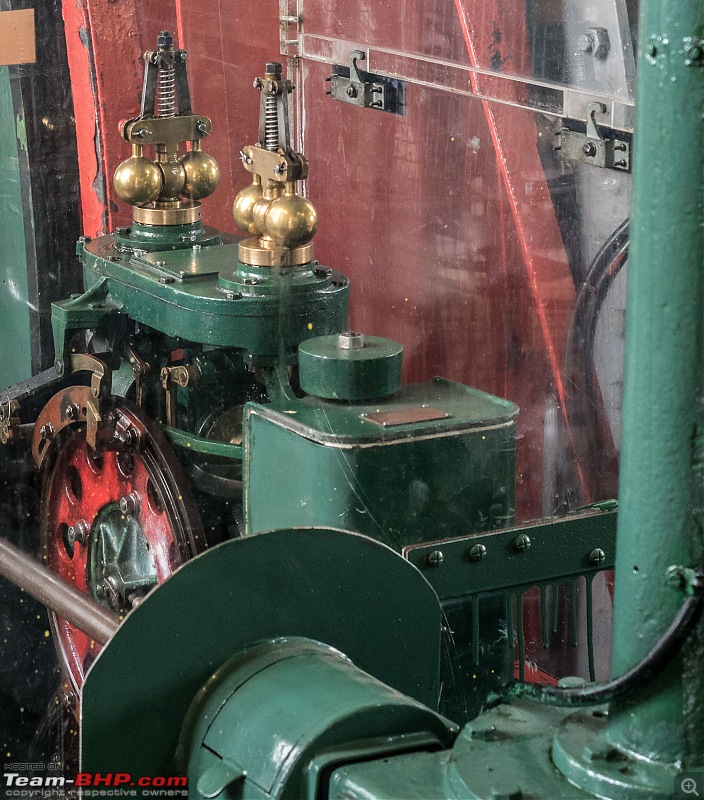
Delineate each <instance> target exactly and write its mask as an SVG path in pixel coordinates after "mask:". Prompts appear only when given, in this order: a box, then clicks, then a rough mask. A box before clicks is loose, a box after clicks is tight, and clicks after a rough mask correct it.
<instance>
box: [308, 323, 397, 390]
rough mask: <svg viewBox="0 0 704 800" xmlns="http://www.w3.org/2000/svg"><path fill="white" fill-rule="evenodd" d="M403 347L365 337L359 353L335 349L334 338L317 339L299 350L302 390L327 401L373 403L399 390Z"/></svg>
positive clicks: (389, 341) (395, 343)
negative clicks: (374, 400)
mask: <svg viewBox="0 0 704 800" xmlns="http://www.w3.org/2000/svg"><path fill="white" fill-rule="evenodd" d="M402 361H403V347H402V346H401V345H400V344H399V343H398V342H394V341H392V340H391V339H383V338H382V337H380V336H366V337H364V346H363V347H362V348H360V349H359V350H346V349H344V348H342V347H339V345H338V337H337V336H319V337H317V338H316V339H310V340H308V341H307V342H304V343H303V344H301V346H300V347H299V348H298V363H299V370H300V381H301V389H303V391H304V392H306V394H313V395H316V396H317V397H325V398H327V399H329V400H351V401H355V400H356V401H359V400H373V399H375V398H378V397H388V396H389V395H391V394H395V393H396V392H397V391H398V390H399V389H400V388H401V364H402Z"/></svg>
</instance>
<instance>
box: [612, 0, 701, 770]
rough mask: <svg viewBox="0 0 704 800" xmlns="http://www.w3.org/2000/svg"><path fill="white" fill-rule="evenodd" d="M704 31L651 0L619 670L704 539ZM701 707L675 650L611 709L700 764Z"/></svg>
mask: <svg viewBox="0 0 704 800" xmlns="http://www.w3.org/2000/svg"><path fill="white" fill-rule="evenodd" d="M703 34H704V3H703V2H702V0H678V2H674V0H642V2H641V21H640V47H639V50H640V53H639V73H638V102H637V121H636V137H635V142H634V148H635V159H634V168H633V216H632V225H631V231H632V241H631V249H630V259H629V287H628V320H627V356H626V366H625V396H624V407H623V445H622V453H621V477H620V510H619V527H618V544H617V557H616V598H615V619H614V639H613V659H612V672H613V674H614V675H619V674H622V673H623V672H624V671H625V670H626V669H628V668H629V667H631V666H632V665H633V664H634V663H635V662H636V661H638V660H639V659H640V658H642V657H643V656H645V655H646V654H647V652H648V651H649V650H650V649H651V648H652V647H653V645H654V644H655V643H656V642H657V640H658V639H659V638H660V636H661V635H662V634H663V632H664V631H665V628H666V627H667V625H668V624H669V623H670V622H671V620H672V618H673V617H674V615H675V613H676V612H677V609H678V607H679V606H680V604H681V603H682V597H681V595H679V594H678V592H677V591H676V590H674V589H673V588H671V587H669V586H668V585H667V583H666V571H667V568H668V567H669V566H670V565H673V564H686V565H693V564H695V563H696V562H697V561H698V560H699V558H700V555H701V552H702V546H703V544H702V536H701V531H700V529H699V527H698V524H697V522H698V521H697V519H696V517H695V515H696V513H697V512H696V507H697V505H698V504H699V498H698V495H699V487H698V486H697V485H695V484H696V480H695V477H696V475H697V474H698V473H699V472H700V470H698V469H696V468H695V466H696V461H697V459H698V458H699V456H698V454H697V453H696V452H695V450H696V449H697V447H696V444H695V442H697V441H698V440H699V438H700V436H701V427H700V426H701V418H700V405H701V402H702V373H703V371H704V370H703V365H704V353H703V347H702V341H703V338H704V337H703V331H702V319H703V316H704V314H703V312H704V300H703V297H702V294H703V289H704V280H703V278H702V268H703V265H704V227H703V224H704V219H703V216H704V215H703V212H702V201H703V199H704V193H703V189H702V187H703V178H704V125H703V118H702V98H703V97H704V46H703V45H702V43H701V42H700V38H701V37H702V35H703ZM703 640H704V634H702V630H701V628H700V630H699V640H698V642H694V643H692V644H691V645H690V647H689V651H688V652H689V653H690V656H695V654H696V651H697V650H699V653H700V655H701V651H702V649H703V648H704V641H703ZM686 658H687V656H686V655H685V659H686ZM684 671H687V672H689V673H690V674H689V675H688V676H687V680H688V681H689V682H690V683H689V685H688V686H687V688H686V689H685V688H684V686H683V672H684ZM703 703H704V670H702V669H701V666H700V668H699V669H698V670H688V669H687V666H686V664H683V661H682V659H678V660H677V662H676V663H674V664H672V665H671V667H670V668H668V670H667V671H666V672H665V673H664V674H663V675H662V676H661V677H660V679H658V680H657V681H656V682H655V683H654V684H652V685H651V686H649V687H647V688H644V689H643V690H642V691H641V692H639V693H638V695H637V696H635V697H633V698H631V699H629V700H628V701H626V702H621V703H618V704H614V705H613V706H612V708H611V709H610V715H609V718H610V723H609V731H608V736H609V739H610V740H611V741H612V742H613V743H614V744H616V745H618V746H620V747H623V748H625V749H628V750H630V751H633V752H635V753H637V754H638V755H639V756H641V757H645V758H649V759H652V760H654V761H661V762H665V763H677V762H680V761H681V762H682V763H684V764H685V765H688V766H690V767H691V766H692V765H697V766H698V765H700V764H701V762H702V760H704V753H703V752H702V749H701V735H699V736H697V735H696V734H695V735H692V734H691V732H692V731H696V730H699V731H702V730H704V715H703V714H702V705H703ZM693 715H694V716H693ZM695 717H696V718H695ZM697 738H698V739H699V742H697V741H696V739H697Z"/></svg>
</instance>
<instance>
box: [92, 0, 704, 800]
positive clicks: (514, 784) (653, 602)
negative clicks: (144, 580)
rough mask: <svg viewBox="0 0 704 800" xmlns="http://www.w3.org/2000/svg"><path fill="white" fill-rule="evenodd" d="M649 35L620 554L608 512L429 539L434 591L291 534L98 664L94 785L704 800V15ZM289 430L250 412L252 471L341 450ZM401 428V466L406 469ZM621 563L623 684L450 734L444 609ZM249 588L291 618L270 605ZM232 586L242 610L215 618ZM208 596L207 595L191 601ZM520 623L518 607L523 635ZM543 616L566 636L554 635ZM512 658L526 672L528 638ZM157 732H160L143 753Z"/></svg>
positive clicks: (685, 13) (333, 537)
mask: <svg viewBox="0 0 704 800" xmlns="http://www.w3.org/2000/svg"><path fill="white" fill-rule="evenodd" d="M641 16H642V21H641V27H640V34H641V59H640V62H641V69H640V74H639V105H638V109H639V125H638V140H637V150H636V168H635V194H634V210H633V245H632V255H631V263H632V266H631V272H632V276H631V282H630V286H629V328H628V341H627V370H626V388H625V405H624V424H623V427H624V430H623V438H624V441H623V465H622V470H621V498H620V510H619V521H618V532H617V537H616V542H614V537H613V533H614V531H613V522H614V521H615V517H614V512H613V510H608V509H607V508H603V507H602V508H601V509H591V510H586V511H585V512H582V513H580V514H578V515H576V516H574V517H568V518H567V519H565V520H560V521H544V522H542V523H539V524H536V525H533V526H530V527H528V528H519V529H513V530H499V531H494V532H488V533H475V534H471V535H469V536H467V537H463V538H459V539H457V538H455V539H446V540H444V541H435V542H429V541H422V539H423V538H424V536H425V531H426V530H427V529H426V528H425V527H424V525H423V522H422V520H421V521H420V524H419V530H420V531H421V533H420V535H419V537H418V538H419V539H420V540H421V541H420V543H419V544H417V545H413V546H410V547H407V548H406V549H405V550H404V554H405V555H406V557H407V559H408V560H410V561H413V562H414V563H415V564H416V565H417V567H418V569H414V567H413V566H412V565H411V564H409V563H407V562H406V563H404V560H403V559H402V557H400V556H399V555H397V554H395V553H393V552H392V551H391V550H389V549H386V548H385V547H384V546H383V545H382V544H379V543H374V542H373V541H372V540H370V539H367V538H365V537H360V536H354V535H350V534H345V533H342V532H333V531H325V530H317V531H316V530H309V531H301V530H299V531H279V532H274V533H260V534H256V535H253V536H251V537H245V538H244V539H241V540H238V541H232V542H228V543H225V544H223V545H221V546H220V547H219V548H217V549H215V550H213V551H211V552H209V553H207V554H205V555H203V556H200V557H199V558H197V559H195V560H194V561H192V562H191V563H190V564H187V565H185V566H184V567H182V568H181V570H180V571H179V572H177V574H176V575H175V576H174V577H173V578H172V579H171V580H170V581H169V582H168V583H167V584H165V585H164V586H163V587H161V588H159V589H157V590H156V591H155V592H153V593H151V594H150V595H149V596H148V597H147V598H146V600H145V601H144V603H143V604H142V605H141V606H140V607H138V608H137V609H135V610H134V611H133V612H132V613H131V614H130V616H129V617H128V618H127V619H126V620H125V621H124V623H123V625H122V626H121V628H120V629H119V630H118V632H117V634H116V635H115V636H114V638H113V639H112V641H111V643H110V644H109V645H108V647H107V648H106V649H105V650H104V651H103V653H102V654H101V656H100V657H99V658H98V659H97V661H96V662H95V664H94V665H93V668H92V670H91V672H90V674H89V675H88V678H87V681H86V684H85V688H84V693H83V726H84V727H83V731H84V739H83V769H84V770H86V771H87V772H94V771H102V772H104V771H106V770H109V769H111V768H112V767H111V765H112V764H114V763H116V762H117V761H119V763H120V765H121V767H122V766H124V769H125V770H126V771H130V772H132V773H133V774H139V773H140V772H141V773H142V774H159V773H160V772H163V771H164V770H167V769H172V770H176V771H178V772H179V773H181V774H183V775H187V776H188V781H189V788H188V794H189V797H191V798H194V800H195V799H196V798H198V799H200V798H216V797H217V798H257V799H258V800H262V799H263V798H275V797H277V798H279V797H280V798H284V797H291V798H293V797H296V798H300V797H305V798H309V800H321V799H322V798H337V799H339V798H345V799H346V800H382V798H384V800H394V799H397V800H410V799H411V798H415V799H416V800H429V799H431V798H432V799H433V800H434V799H436V798H437V800H442V799H444V798H456V799H457V800H478V799H479V798H483V799H484V798H515V799H516V800H518V799H519V798H550V800H553V799H554V798H575V800H576V799H577V798H589V797H598V798H613V800H622V799H625V798H628V799H629V800H630V798H638V797H648V798H668V797H673V796H676V797H688V796H692V795H694V796H697V794H699V793H700V792H701V790H702V788H703V787H702V785H701V782H702V781H703V780H704V739H703V738H702V736H703V731H704V672H703V671H702V657H703V653H704V614H702V611H703V609H704V554H703V547H704V541H703V540H702V526H701V519H700V511H701V488H702V487H701V482H702V474H701V472H702V471H701V462H702V459H701V452H700V450H701V401H702V363H703V360H702V341H703V338H702V332H701V322H702V319H704V286H703V285H702V274H701V273H702V263H703V259H702V256H703V254H704V227H703V226H702V208H703V207H704V205H703V203H702V191H703V189H702V183H701V175H702V168H703V166H704V144H703V142H704V139H703V138H702V136H701V132H702V116H701V109H700V107H699V105H698V104H696V103H693V102H692V98H693V97H700V96H701V90H702V81H703V80H704V72H702V52H704V48H703V47H702V41H701V39H700V38H699V37H700V36H701V31H702V29H703V28H704V17H703V16H702V7H701V3H696V2H685V3H680V4H678V5H677V7H675V6H673V5H672V4H670V3H666V2H662V0H644V2H643V3H642V6H641ZM682 126H685V127H686V128H687V130H688V131H689V132H690V133H692V134H693V136H692V142H691V147H690V149H689V150H688V153H687V158H683V159H680V160H678V161H676V162H674V163H673V161H672V160H669V159H668V160H667V161H665V160H664V159H663V157H662V148H661V141H662V137H663V136H667V135H668V134H669V132H670V131H672V135H674V132H675V130H681V128H682ZM654 186H657V191H654ZM305 347H306V346H305V345H304V348H305ZM311 350H312V352H313V354H314V355H315V354H316V351H315V350H314V348H311ZM323 350H325V348H323ZM309 354H310V351H309ZM318 355H319V353H318ZM318 366H319V365H318ZM337 366H338V367H339V369H336V370H334V371H333V373H332V375H331V378H330V381H328V380H327V379H326V380H323V379H322V378H321V377H320V376H319V375H317V374H316V369H317V367H315V368H314V369H313V375H312V376H309V378H308V379H310V381H311V382H312V383H313V384H315V385H316V386H317V387H319V389H318V390H319V391H322V390H324V391H325V392H327V393H328V394H332V393H333V392H332V391H331V390H330V385H331V384H332V385H333V386H334V387H338V388H339V386H340V385H345V386H348V387H349V386H350V385H351V384H350V382H349V380H348V377H349V376H348V375H347V370H348V369H349V364H345V365H342V366H341V367H340V365H337ZM352 369H354V368H352ZM341 376H342V377H341ZM346 376H347V377H346ZM444 388H446V389H449V388H450V387H444ZM414 391H416V389H414ZM417 391H420V392H423V391H426V392H430V390H429V389H425V390H423V389H417ZM436 391H437V389H436ZM425 396H426V397H429V396H430V395H429V394H428V395H425ZM329 402H333V400H330V401H329ZM436 403H437V406H439V408H438V410H439V411H446V410H448V408H449V406H448V407H444V406H443V405H442V401H441V400H440V399H437V400H433V401H432V402H428V403H427V405H426V407H428V408H434V407H435V404H436ZM374 405H375V404H369V406H364V407H363V413H364V414H365V415H366V417H365V421H364V425H368V424H369V420H368V417H369V416H370V415H372V414H383V413H384V411H383V410H381V408H380V410H379V411H376V409H373V408H372V406H374ZM321 407H322V406H321ZM419 407H420V408H422V407H424V405H423V403H421V404H420V405H419ZM332 408H334V409H335V414H338V413H339V410H338V409H337V407H335V406H332V407H331V409H332ZM291 410H296V411H298V412H299V413H297V414H294V415H292V416H293V417H294V420H295V421H294V420H292V421H291V422H289V423H288V424H284V422H283V419H282V418H281V416H280V414H281V412H280V411H279V410H277V409H276V408H275V407H273V408H271V409H267V411H268V412H269V414H268V416H267V415H266V414H264V413H259V412H256V413H255V412H254V411H253V410H250V411H249V414H250V417H251V420H250V422H248V424H249V425H250V426H251V429H252V431H253V433H252V434H250V435H252V436H253V439H254V442H255V444H254V447H255V448H256V442H257V438H258V436H259V435H260V432H261V431H266V433H265V435H266V436H269V435H270V436H272V437H274V438H276V439H277V440H280V441H281V443H282V446H285V442H286V439H287V437H289V436H291V435H293V434H294V433H296V432H300V433H301V435H304V438H307V439H308V440H309V441H310V443H311V444H310V447H322V446H325V445H326V444H328V445H329V444H330V443H331V441H332V442H333V443H334V442H335V441H337V440H326V437H325V431H324V430H323V426H322V422H321V419H322V418H321V417H319V416H316V413H315V412H311V411H309V410H308V408H307V405H306V402H305V400H303V401H302V404H301V407H300V408H299V409H291ZM391 413H392V414H393V413H396V410H395V409H393V410H391ZM478 416H481V414H479V415H478ZM332 418H333V419H334V418H335V417H332ZM387 421H388V418H387ZM427 422H428V421H427V420H426V422H420V421H418V420H417V421H416V422H415V423H414V424H418V425H423V424H427ZM475 422H476V420H475ZM371 424H375V423H373V422H372V423H371ZM382 427H383V425H382ZM390 427H391V430H390V431H389V432H388V439H384V445H385V446H387V447H388V448H389V449H391V448H392V447H394V446H396V439H395V437H394V433H393V426H390ZM361 428H362V421H361V418H360V419H356V420H355V421H354V422H352V420H351V419H350V420H346V422H345V423H344V424H342V423H338V424H337V426H336V432H337V433H340V434H341V436H340V439H339V441H337V443H338V445H340V446H344V445H346V446H347V449H348V450H350V451H351V452H354V449H355V447H357V448H361V447H362V445H364V444H367V443H368V441H366V440H364V438H363V436H360V429H361ZM421 430H423V431H424V432H426V433H427V429H424V428H421ZM346 437H349V438H346ZM354 437H357V438H356V439H355V438H354ZM375 444H376V443H375ZM398 446H399V447H400V446H401V445H398ZM359 457H360V456H359V454H355V455H354V458H359ZM255 458H256V456H255ZM328 469H334V467H332V466H330V465H328ZM311 485H312V484H311ZM614 548H615V549H616V559H615V566H616V597H615V610H614V658H613V667H612V669H613V676H612V678H611V679H610V680H608V681H605V682H601V683H598V682H594V681H593V680H592V682H589V683H587V682H585V681H578V680H568V681H564V682H562V684H561V685H560V686H557V687H550V686H535V685H529V684H524V683H522V682H520V681H518V682H513V681H511V680H509V681H508V682H507V685H504V686H496V687H495V688H494V690H493V692H492V693H491V694H487V693H485V694H484V696H483V701H482V702H483V705H484V710H483V711H482V713H480V714H478V715H477V716H476V717H475V719H473V720H472V721H471V722H470V723H469V724H467V725H465V727H464V728H463V729H461V730H459V729H458V728H457V727H456V725H453V723H452V722H450V721H449V720H448V719H446V718H444V717H443V716H438V715H437V713H436V712H437V709H438V708H439V706H440V705H441V703H442V691H444V690H445V686H444V685H441V683H440V682H439V680H438V678H439V674H440V673H439V671H438V666H439V663H440V660H441V656H442V642H441V640H439V639H438V633H439V625H440V620H441V619H442V608H443V606H441V603H442V604H443V605H444V607H445V608H447V601H448V600H449V599H451V598H462V597H466V596H471V597H472V599H473V600H476V602H473V604H472V609H473V610H472V614H473V615H474V616H475V620H478V619H479V618H480V617H482V616H483V615H482V613H481V605H480V603H479V600H480V598H481V597H482V596H486V595H487V594H489V593H491V592H498V593H499V594H500V595H503V596H504V597H509V598H513V597H514V596H515V595H516V594H518V593H519V592H520V591H521V590H522V588H524V587H525V586H529V585H532V584H538V585H540V586H541V587H542V586H543V585H544V584H545V585H547V584H554V583H558V582H560V581H572V580H573V579H574V578H576V577H577V576H579V575H580V574H583V575H586V574H588V573H590V571H592V572H593V571H595V570H598V569H600V568H606V567H608V566H609V565H610V561H611V559H612V558H613V551H614ZM551 555H552V562H553V563H550V561H551V558H550V556H551ZM418 570H422V571H423V572H424V573H425V575H426V576H427V577H428V579H429V581H430V582H431V583H432V586H433V587H434V590H435V591H437V594H436V593H435V591H433V589H431V586H430V584H429V583H428V582H426V581H424V580H423V578H422V576H421V575H420V574H419V571H418ZM226 576H227V577H226ZM255 576H256V577H255ZM228 579H229V580H228ZM253 581H256V582H257V583H256V586H257V589H258V590H259V592H260V594H263V595H264V596H266V595H267V593H268V591H270V590H271V591H272V592H273V598H274V600H275V601H276V602H273V603H272V604H267V603H263V604H260V603H253V602H252V593H253V592H252V591H251V589H250V587H251V585H252V583H253ZM260 582H261V583H260ZM262 583H263V592H262V585H261V584H262ZM216 584H218V585H219V587H222V586H226V587H227V589H226V591H225V593H224V594H221V595H218V597H217V600H216V599H215V594H216V593H215V590H214V589H212V588H211V587H213V586H214V585H216ZM587 585H588V586H590V585H591V583H590V581H589V580H588V581H587ZM196 586H207V587H208V589H207V590H206V591H205V592H201V593H200V594H199V596H198V598H197V599H196V600H195V601H194V600H193V599H192V592H193V590H194V589H195V587H196ZM541 591H542V589H541ZM553 591H554V590H553ZM541 596H542V595H541ZM193 604H195V608H194V609H192V608H190V606H191V605H193ZM204 608H208V609H209V610H210V613H209V614H206V615H203V614H202V611H203V609H204ZM516 608H517V609H520V608H522V603H520V602H519V603H518V604H517V605H516ZM511 609H513V600H512V599H511V601H510V602H506V604H505V607H504V612H503V613H504V615H505V617H506V619H508V618H510V617H511V614H512V613H513V612H512V610H511ZM168 612H171V616H172V618H173V619H175V620H176V621H177V622H176V627H175V629H173V630H166V631H163V632H162V634H161V636H160V637H158V638H157V639H155V640H153V641H152V642H151V651H150V652H147V640H148V636H149V634H148V631H153V630H155V629H156V619H157V615H163V614H164V613H168ZM191 612H192V613H193V614H194V618H195V619H198V620H201V619H203V618H204V617H205V618H206V619H208V626H207V628H203V627H202V626H200V627H199V628H198V629H197V630H195V626H190V627H189V625H188V617H189V613H191ZM236 614H238V615H239V616H238V625H236V626H233V625H231V624H230V623H231V620H232V619H233V616H234V615H236ZM542 616H543V621H544V623H547V625H548V629H549V614H546V613H545V612H544V613H543V615H542ZM150 617H151V618H152V619H151V620H150ZM233 629H235V630H233ZM474 636H475V637H479V636H480V634H479V629H478V628H477V627H476V626H475V628H474ZM503 636H504V638H505V639H506V640H508V641H509V642H510V644H509V646H508V651H509V652H511V651H512V649H513V624H511V625H510V626H509V625H508V624H507V626H506V628H505V630H504V633H503ZM175 641H178V643H179V648H176V647H175ZM401 643H402V644H401ZM475 644H476V645H477V646H479V644H480V642H479V641H476V639H475ZM176 652H178V653H179V656H178V658H174V656H175V654H176ZM169 655H171V659H172V660H171V661H169ZM150 662H151V664H152V665H156V664H159V667H158V668H157V667H156V666H151V667H150ZM164 663H166V664H167V665H168V667H167V669H166V671H165V672H161V674H160V675H159V676H157V674H156V673H157V669H159V670H162V669H163V667H162V665H163V664H164ZM399 665H403V666H402V668H401V669H399ZM480 666H481V665H479V668H480ZM130 669H132V670H133V671H134V674H135V677H136V675H137V674H139V676H140V677H141V678H142V681H143V682H144V684H145V685H144V686H140V688H139V690H138V691H134V690H133V685H134V684H133V681H130V680H127V681H125V680H124V677H125V675H129V674H130V673H129V670H130ZM592 677H593V676H592ZM383 683H386V684H387V685H386V686H384V685H383ZM439 689H442V691H438V690H439ZM419 704H425V706H426V708H425V709H424V708H423V707H422V705H419ZM153 720H154V721H156V720H158V721H159V724H160V728H159V729H158V735H157V737H156V741H153V742H152V741H150V742H147V741H146V740H145V736H146V733H145V731H146V730H149V731H150V732H151V731H154V730H155V729H154V727H153V723H152V721H153ZM116 739H119V742H120V744H119V748H118V752H117V753H116V752H115V749H114V746H113V742H114V741H116ZM108 742H109V743H110V745H109V746H108V745H107V744H106V743H108Z"/></svg>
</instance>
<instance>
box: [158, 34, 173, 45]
mask: <svg viewBox="0 0 704 800" xmlns="http://www.w3.org/2000/svg"><path fill="white" fill-rule="evenodd" d="M156 46H157V47H158V48H160V49H162V48H166V47H173V46H174V37H173V36H172V35H171V33H170V32H169V31H161V32H160V33H159V35H158V36H157V37H156Z"/></svg>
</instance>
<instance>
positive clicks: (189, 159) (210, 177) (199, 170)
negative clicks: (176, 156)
mask: <svg viewBox="0 0 704 800" xmlns="http://www.w3.org/2000/svg"><path fill="white" fill-rule="evenodd" d="M180 160H181V165H182V166H183V169H184V172H185V173H186V180H185V182H184V186H183V192H182V193H183V194H184V195H185V196H186V197H189V198H190V199H191V200H201V199H202V198H204V197H210V195H211V194H212V193H213V192H214V191H215V190H216V189H217V187H218V183H220V167H219V166H218V162H217V161H216V160H215V159H214V158H213V157H212V156H209V155H208V154H207V153H204V152H203V151H202V150H200V149H193V150H191V151H190V152H189V153H186V155H184V156H183V157H182V158H181V159H180Z"/></svg>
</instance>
